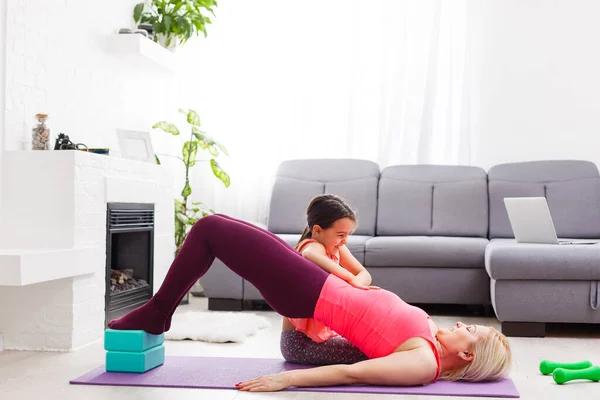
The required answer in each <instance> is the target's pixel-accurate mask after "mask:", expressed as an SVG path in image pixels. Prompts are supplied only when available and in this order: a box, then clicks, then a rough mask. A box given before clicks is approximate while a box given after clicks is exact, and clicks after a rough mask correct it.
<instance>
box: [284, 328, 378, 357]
mask: <svg viewBox="0 0 600 400" xmlns="http://www.w3.org/2000/svg"><path fill="white" fill-rule="evenodd" d="M280 348H281V354H282V355H283V358H285V360H286V361H289V362H292V363H296V364H310V365H331V364H354V363H356V362H359V361H364V360H368V359H369V358H368V357H367V356H366V355H365V354H364V353H363V352H362V351H360V350H359V349H358V348H356V347H355V346H354V345H353V344H351V343H350V342H348V341H347V340H346V339H344V338H343V337H341V336H335V337H332V338H329V339H327V340H326V341H324V342H321V343H317V342H315V341H313V340H312V339H311V338H309V337H308V336H306V335H305V334H304V333H302V332H300V331H296V330H289V331H282V332H281V341H280Z"/></svg>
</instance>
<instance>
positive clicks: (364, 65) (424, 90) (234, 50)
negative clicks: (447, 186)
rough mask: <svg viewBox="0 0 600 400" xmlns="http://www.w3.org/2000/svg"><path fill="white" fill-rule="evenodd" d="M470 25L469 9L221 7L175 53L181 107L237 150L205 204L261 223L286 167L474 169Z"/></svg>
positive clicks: (336, 3)
mask: <svg viewBox="0 0 600 400" xmlns="http://www.w3.org/2000/svg"><path fill="white" fill-rule="evenodd" d="M466 19H467V9H466V0H452V1H441V0H438V1H433V0H373V1H368V2H365V1H355V0H325V1H302V2H300V1H287V0H265V1H262V2H259V3H256V2H250V1H245V0H227V1H222V2H219V7H218V9H217V15H216V17H215V18H213V21H214V22H213V25H211V26H210V27H209V35H208V38H206V39H199V40H195V41H193V42H190V43H189V44H187V45H186V46H185V47H183V48H181V49H179V50H178V53H177V58H178V60H179V62H180V63H181V66H182V69H181V71H180V74H179V80H180V94H181V99H180V103H181V104H180V105H181V106H183V107H192V108H196V109H198V110H199V112H200V114H201V117H202V121H203V127H204V129H205V130H206V131H207V132H208V133H209V134H211V135H213V136H214V137H215V138H216V139H217V140H219V141H221V142H222V143H224V144H225V145H226V147H227V148H228V149H229V151H230V155H229V157H223V158H220V159H219V160H220V162H221V164H222V166H223V168H224V169H225V170H226V171H228V172H229V173H230V175H231V181H232V184H231V187H230V188H229V189H225V188H223V187H222V185H221V184H220V183H219V182H218V181H217V180H216V179H214V178H211V177H210V174H209V173H205V172H202V173H199V172H198V173H196V174H195V176H194V180H196V182H195V186H196V187H198V188H199V189H198V190H197V191H196V193H195V195H196V196H197V198H198V200H201V201H204V202H206V203H208V204H209V205H211V206H213V207H214V208H215V209H216V210H217V211H218V212H223V213H227V214H230V215H232V216H235V217H238V218H243V219H247V220H254V221H260V222H264V221H265V220H266V215H267V212H268V200H269V194H270V188H271V184H272V178H273V175H274V173H275V171H276V169H277V166H278V164H279V163H280V162H281V161H282V160H285V159H296V158H361V159H368V160H372V161H375V162H377V163H379V165H380V166H381V168H384V167H386V166H389V165H395V164H415V163H435V164H467V163H468V162H469V127H468V118H467V117H468V94H469V90H468V80H467V79H465V74H466V72H467V68H468V62H467V60H468V54H467V52H468V48H467V32H466V29H467V28H466V27H467V25H466V22H467V21H466ZM207 170H208V169H207ZM207 170H206V171H207Z"/></svg>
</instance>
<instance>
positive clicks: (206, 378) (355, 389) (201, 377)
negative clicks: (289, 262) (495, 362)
mask: <svg viewBox="0 0 600 400" xmlns="http://www.w3.org/2000/svg"><path fill="white" fill-rule="evenodd" d="M303 368H311V366H307V365H300V364H291V363H288V362H285V361H284V360H282V359H273V358H232V357H180V356H168V357H166V358H165V363H164V364H163V365H161V366H160V367H157V368H155V369H153V370H150V371H148V372H146V373H144V374H135V373H116V372H106V370H105V367H104V366H102V367H99V368H96V369H95V370H93V371H91V372H88V373H87V374H85V375H82V376H80V377H79V378H76V379H73V380H72V381H70V383H72V384H79V385H105V386H106V385H107V386H149V387H170V388H175V387H177V388H203V389H233V390H237V389H236V388H235V386H234V385H235V384H236V383H238V382H241V381H246V380H248V379H253V378H258V377H259V376H261V375H269V374H275V373H278V372H281V371H286V370H290V369H303ZM286 390H288V391H308V392H336V393H376V394H423V395H436V396H473V397H512V398H516V397H520V396H519V392H518V391H517V388H516V387H515V385H514V383H513V381H512V380H510V379H504V380H502V381H499V382H488V383H458V382H446V381H437V382H435V383H432V384H430V385H426V386H413V387H390V386H359V385H353V386H331V387H315V388H295V387H293V388H288V389H286Z"/></svg>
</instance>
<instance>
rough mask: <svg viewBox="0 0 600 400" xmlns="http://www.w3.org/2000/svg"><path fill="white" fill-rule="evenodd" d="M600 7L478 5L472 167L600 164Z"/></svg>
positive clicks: (580, 2) (563, 2)
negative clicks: (554, 162) (566, 162)
mask: <svg viewBox="0 0 600 400" xmlns="http://www.w3.org/2000/svg"><path fill="white" fill-rule="evenodd" d="M599 14H600V2H597V1H594V0H575V1H574V0H553V1H549V0H545V1H542V0H538V1H523V0H503V1H485V2H483V1H479V0H473V1H471V2H470V17H471V25H470V27H471V28H473V29H472V31H471V32H470V35H473V36H472V38H475V41H476V42H475V45H474V46H473V47H472V49H471V50H472V53H471V61H472V63H473V64H472V71H474V72H473V74H474V75H473V76H472V79H473V81H474V82H473V85H474V89H475V90H474V92H473V97H472V106H473V107H474V108H473V109H472V110H471V111H472V112H471V132H472V140H473V147H472V164H474V165H480V166H483V167H484V168H488V167H489V166H491V165H494V164H497V163H502V162H513V161H523V160H532V159H568V158H575V159H587V160H590V161H594V162H596V163H600V101H598V96H599V94H600V52H599V51H598V50H597V49H598V38H600V24H598V21H597V15H599Z"/></svg>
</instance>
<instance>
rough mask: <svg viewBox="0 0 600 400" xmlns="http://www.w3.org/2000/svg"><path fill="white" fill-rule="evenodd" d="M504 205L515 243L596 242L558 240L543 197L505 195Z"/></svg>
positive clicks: (592, 242)
mask: <svg viewBox="0 0 600 400" xmlns="http://www.w3.org/2000/svg"><path fill="white" fill-rule="evenodd" d="M504 205H505V206H506V211H507V213H508V219H509V220H510V225H511V227H512V230H513V234H514V236H515V239H516V240H517V243H543V244H596V243H598V241H589V240H562V239H561V240H559V239H558V238H557V237H556V229H555V228H554V222H552V216H551V215H550V209H549V208H548V202H547V201H546V198H545V197H506V198H504Z"/></svg>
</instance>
